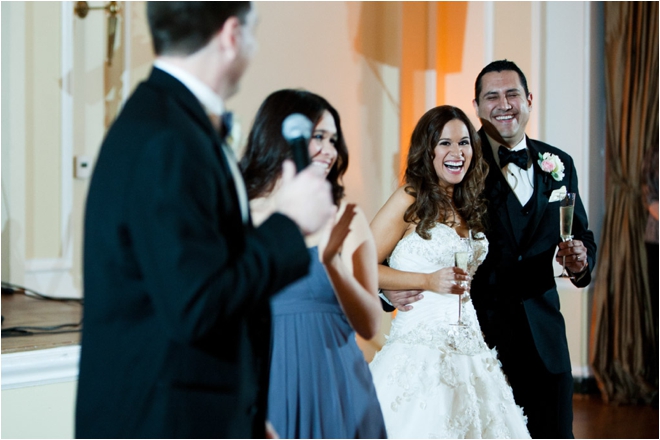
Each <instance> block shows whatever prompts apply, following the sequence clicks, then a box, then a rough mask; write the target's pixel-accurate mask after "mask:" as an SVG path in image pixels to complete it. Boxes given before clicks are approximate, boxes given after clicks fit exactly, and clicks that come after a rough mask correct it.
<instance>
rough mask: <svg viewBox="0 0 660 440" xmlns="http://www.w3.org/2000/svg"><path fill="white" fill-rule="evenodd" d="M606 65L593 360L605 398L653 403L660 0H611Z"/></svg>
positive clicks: (655, 382) (655, 376) (655, 378)
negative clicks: (650, 235)
mask: <svg viewBox="0 0 660 440" xmlns="http://www.w3.org/2000/svg"><path fill="white" fill-rule="evenodd" d="M605 70H606V71H605V88H606V99H607V133H606V151H607V154H606V157H607V159H606V160H607V163H606V173H607V179H606V180H607V182H608V184H607V187H606V192H605V198H606V205H607V206H606V211H605V212H606V215H605V221H604V224H603V234H602V237H601V241H600V257H599V258H598V265H597V271H596V274H597V276H596V280H595V283H594V302H593V310H592V313H593V319H592V329H591V341H590V342H591V344H590V350H591V352H590V362H591V366H592V368H593V370H594V374H595V376H596V379H597V381H598V385H599V388H600V390H601V394H602V396H603V398H604V399H605V400H606V401H608V402H617V403H650V402H651V401H653V399H654V398H656V399H657V392H658V371H657V361H658V351H657V350H658V349H657V345H656V343H655V340H656V339H655V332H656V330H655V328H654V325H653V314H652V305H651V304H652V302H651V297H650V292H649V280H648V275H647V272H648V271H647V267H646V261H647V258H646V250H645V245H644V230H645V227H646V219H647V212H646V211H645V208H644V204H643V199H642V184H643V176H642V168H643V160H644V155H645V152H646V151H647V149H649V148H651V144H652V142H653V141H655V142H657V137H656V136H657V133H658V3H657V2H605ZM654 135H655V136H654ZM657 294H658V292H655V295H657ZM654 366H655V368H654Z"/></svg>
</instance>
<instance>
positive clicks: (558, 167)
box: [539, 153, 564, 182]
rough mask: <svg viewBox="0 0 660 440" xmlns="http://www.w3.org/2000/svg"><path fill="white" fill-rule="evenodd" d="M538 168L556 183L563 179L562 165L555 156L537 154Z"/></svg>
mask: <svg viewBox="0 0 660 440" xmlns="http://www.w3.org/2000/svg"><path fill="white" fill-rule="evenodd" d="M539 166H540V167H541V169H542V170H543V171H545V172H546V173H550V175H551V176H552V178H553V179H555V180H556V181H558V182H559V181H560V180H562V179H563V178H564V164H563V163H562V161H561V159H559V157H557V155H556V154H550V153H543V154H541V153H539Z"/></svg>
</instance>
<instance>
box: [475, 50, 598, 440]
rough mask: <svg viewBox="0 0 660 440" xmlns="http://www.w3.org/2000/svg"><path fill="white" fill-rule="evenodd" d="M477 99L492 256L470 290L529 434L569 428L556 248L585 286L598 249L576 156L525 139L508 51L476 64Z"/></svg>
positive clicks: (526, 104)
mask: <svg viewBox="0 0 660 440" xmlns="http://www.w3.org/2000/svg"><path fill="white" fill-rule="evenodd" d="M473 104H474V107H475V110H476V111H477V115H478V116H479V118H480V119H481V121H482V128H481V130H480V131H479V135H480V137H481V141H482V149H483V154H484V159H485V160H486V161H487V162H488V165H489V167H490V170H489V173H488V177H487V179H486V189H485V197H486V199H487V201H488V215H487V230H486V236H487V238H488V241H489V248H488V256H487V257H486V260H485V261H484V263H483V264H482V265H481V267H479V269H478V271H477V273H476V275H475V277H474V280H473V281H472V286H471V294H472V298H473V302H474V306H475V309H476V310H477V315H478V317H479V323H480V325H481V329H482V331H483V333H484V336H485V339H486V342H487V343H488V344H489V345H490V346H491V347H493V346H494V347H496V348H497V350H498V354H499V359H500V361H501V362H502V368H503V370H504V373H505V374H506V375H507V377H508V380H509V383H510V384H511V387H512V389H513V393H514V396H515V399H516V403H518V405H520V406H522V407H523V410H524V412H525V414H526V415H527V417H528V428H529V431H530V434H531V436H532V437H533V438H572V437H573V430H572V422H573V410H572V395H573V377H572V375H571V363H570V358H569V353H568V343H567V340H566V328H565V324H564V318H563V316H562V314H561V313H560V311H559V295H558V293H557V286H556V284H555V278H554V273H553V255H554V253H555V249H556V248H557V246H559V251H558V252H557V254H556V260H557V261H558V262H560V263H562V261H563V259H564V258H565V259H566V260H565V261H566V267H567V269H568V270H569V272H570V273H571V274H572V275H573V276H574V279H573V280H572V283H573V284H574V285H575V286H577V287H585V286H587V285H588V284H589V282H590V281H591V270H592V268H593V267H594V263H595V257H596V244H595V241H594V236H593V233H592V232H591V231H590V230H589V229H588V225H587V214H586V212H585V209H584V206H583V204H582V200H581V199H580V196H579V190H578V177H577V173H576V170H575V166H574V165H573V159H572V158H571V157H570V156H569V155H568V154H566V153H565V152H563V151H561V150H559V149H558V148H555V147H552V146H550V145H548V144H545V143H543V142H540V141H537V140H533V139H529V138H528V137H527V136H526V135H525V128H526V126H527V122H528V120H529V113H530V111H531V109H532V95H531V94H530V93H529V91H528V88H527V80H526V79H525V75H524V74H523V73H522V71H521V70H520V69H519V68H518V66H516V64H514V63H513V62H511V61H507V60H501V61H494V62H492V63H490V64H489V65H488V66H486V67H485V68H484V69H483V70H482V71H481V73H479V75H478V77H477V80H476V83H475V99H474V102H473ZM565 192H572V193H576V194H577V198H576V202H575V212H574V216H573V231H572V232H573V236H574V239H573V240H572V241H569V242H560V235H559V223H560V222H559V203H560V202H559V200H560V199H561V198H562V194H563V193H565Z"/></svg>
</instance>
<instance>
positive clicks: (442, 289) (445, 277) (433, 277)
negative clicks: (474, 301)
mask: <svg viewBox="0 0 660 440" xmlns="http://www.w3.org/2000/svg"><path fill="white" fill-rule="evenodd" d="M470 279H471V278H470V275H468V273H467V272H466V271H464V270H463V269H460V268H458V267H445V268H442V269H440V270H438V271H436V272H433V273H430V274H429V276H428V284H429V286H428V289H427V290H430V291H432V292H438V293H453V294H455V295H461V294H463V293H466V292H469V291H470ZM461 281H465V286H461V283H460V282H461Z"/></svg>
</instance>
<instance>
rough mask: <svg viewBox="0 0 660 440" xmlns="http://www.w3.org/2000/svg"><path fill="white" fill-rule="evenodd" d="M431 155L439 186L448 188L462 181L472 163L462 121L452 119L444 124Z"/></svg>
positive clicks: (465, 128) (465, 130) (467, 138)
mask: <svg viewBox="0 0 660 440" xmlns="http://www.w3.org/2000/svg"><path fill="white" fill-rule="evenodd" d="M433 154H434V156H435V157H434V158H433V168H435V172H436V174H437V176H438V183H439V184H440V186H443V187H445V188H449V187H452V186H454V185H456V184H458V183H460V182H462V181H463V178H464V177H465V174H466V173H467V170H468V168H469V167H470V163H471V162H472V144H471V142H470V133H469V132H468V128H467V126H466V125H465V124H464V123H463V121H461V120H460V119H452V120H451V121H449V122H447V123H446V124H445V126H444V127H443V128H442V132H441V133H440V139H439V140H438V143H437V145H436V146H435V148H434V149H433Z"/></svg>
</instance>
